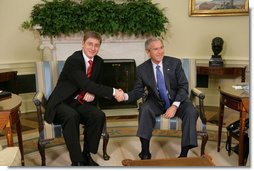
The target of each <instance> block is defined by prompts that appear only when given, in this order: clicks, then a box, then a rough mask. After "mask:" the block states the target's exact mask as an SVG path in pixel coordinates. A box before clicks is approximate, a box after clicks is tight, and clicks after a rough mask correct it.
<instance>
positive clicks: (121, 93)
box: [114, 88, 124, 102]
mask: <svg viewBox="0 0 254 171" xmlns="http://www.w3.org/2000/svg"><path fill="white" fill-rule="evenodd" d="M114 97H115V99H116V100H117V101H118V102H122V101H124V91H123V90H122V89H120V88H119V89H115V96H114Z"/></svg>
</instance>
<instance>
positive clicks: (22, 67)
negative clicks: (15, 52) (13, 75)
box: [0, 61, 35, 75]
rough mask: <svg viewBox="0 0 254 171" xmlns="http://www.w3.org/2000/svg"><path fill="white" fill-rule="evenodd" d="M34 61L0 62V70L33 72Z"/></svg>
mask: <svg viewBox="0 0 254 171" xmlns="http://www.w3.org/2000/svg"><path fill="white" fill-rule="evenodd" d="M34 65H35V61H16V62H4V63H3V62H0V72H5V71H18V75H27V74H34V73H35V69H34Z"/></svg>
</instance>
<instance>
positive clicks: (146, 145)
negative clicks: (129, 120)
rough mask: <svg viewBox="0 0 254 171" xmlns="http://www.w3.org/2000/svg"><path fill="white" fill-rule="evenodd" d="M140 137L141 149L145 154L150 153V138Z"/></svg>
mask: <svg viewBox="0 0 254 171" xmlns="http://www.w3.org/2000/svg"><path fill="white" fill-rule="evenodd" d="M139 139H140V141H141V149H142V151H141V153H142V154H145V155H147V154H149V153H150V151H149V145H150V140H148V139H145V138H141V137H140V138H139Z"/></svg>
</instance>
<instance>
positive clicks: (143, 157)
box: [138, 152, 152, 160]
mask: <svg viewBox="0 0 254 171" xmlns="http://www.w3.org/2000/svg"><path fill="white" fill-rule="evenodd" d="M138 156H139V158H140V159H141V160H149V159H151V157H152V155H151V153H148V154H143V153H142V152H141V153H139V154H138Z"/></svg>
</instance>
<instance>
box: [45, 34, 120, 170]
mask: <svg viewBox="0 0 254 171" xmlns="http://www.w3.org/2000/svg"><path fill="white" fill-rule="evenodd" d="M101 42H102V39H101V36H100V35H99V34H98V33H96V32H93V31H90V32H87V33H85V35H84V38H83V44H82V50H80V51H76V52H74V53H73V54H72V55H71V56H70V57H68V59H67V60H66V62H65V64H64V67H63V70H62V72H61V74H60V76H59V79H58V82H57V84H56V87H55V89H54V90H53V92H52V94H51V95H50V97H49V100H48V103H47V106H46V114H45V120H46V121H47V122H48V123H54V124H61V125H62V129H63V136H64V140H65V143H66V146H67V149H68V150H69V154H70V159H71V161H72V165H73V166H98V164H97V163H96V162H95V161H93V159H92V158H91V155H90V153H94V154H95V153H97V150H98V146H99V141H100V137H101V133H102V130H103V126H104V122H105V113H104V112H102V111H101V110H100V109H98V108H97V106H96V100H95V99H96V96H100V97H104V98H107V99H111V98H112V97H113V96H116V95H118V94H119V90H117V89H114V88H113V87H108V86H104V85H101V84H100V80H101V77H102V67H103V59H102V58H101V57H99V56H98V55H97V53H98V51H99V48H100V45H101ZM80 123H81V124H84V125H85V129H84V145H83V152H82V151H81V147H80V128H79V125H80Z"/></svg>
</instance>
